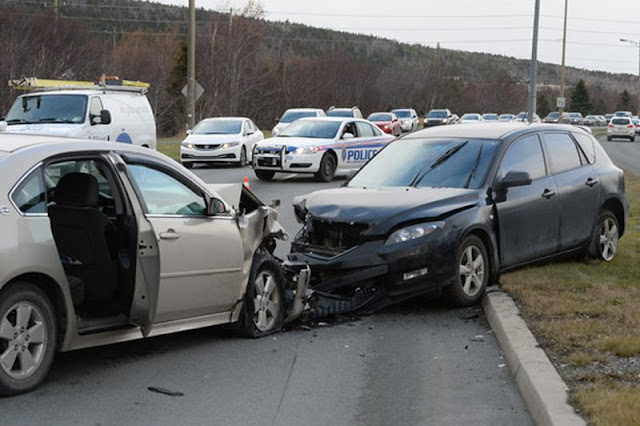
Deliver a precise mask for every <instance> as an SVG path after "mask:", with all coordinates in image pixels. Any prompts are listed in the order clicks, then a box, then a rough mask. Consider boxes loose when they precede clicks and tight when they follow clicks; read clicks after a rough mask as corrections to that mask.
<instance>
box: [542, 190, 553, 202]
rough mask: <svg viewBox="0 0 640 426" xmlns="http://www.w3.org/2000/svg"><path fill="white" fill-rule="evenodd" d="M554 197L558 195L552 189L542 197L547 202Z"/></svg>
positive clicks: (545, 191) (546, 191)
mask: <svg viewBox="0 0 640 426" xmlns="http://www.w3.org/2000/svg"><path fill="white" fill-rule="evenodd" d="M554 195H556V191H553V190H551V189H545V190H544V192H543V193H542V196H543V197H544V198H546V199H547V200H548V199H549V198H551V197H553V196H554Z"/></svg>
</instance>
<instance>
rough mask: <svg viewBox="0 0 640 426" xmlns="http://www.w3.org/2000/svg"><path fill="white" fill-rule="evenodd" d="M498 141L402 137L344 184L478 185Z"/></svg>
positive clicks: (485, 172)
mask: <svg viewBox="0 0 640 426" xmlns="http://www.w3.org/2000/svg"><path fill="white" fill-rule="evenodd" d="M499 146H500V141H498V140H489V139H405V140H401V141H400V142H399V143H398V142H392V143H390V144H389V145H387V147H386V148H384V149H383V150H381V151H380V152H379V153H378V154H377V155H376V156H375V157H373V158H372V159H371V161H369V163H367V164H366V165H365V166H364V167H363V168H362V169H361V170H360V172H359V173H358V174H357V175H355V176H354V177H353V179H351V181H349V184H348V185H347V186H349V187H357V188H382V187H395V186H400V187H407V186H415V187H418V188H422V187H436V188H445V187H446V188H473V189H477V188H480V187H481V186H482V184H483V182H484V180H485V178H486V174H487V172H488V170H489V167H491V163H492V162H493V158H494V156H495V154H496V151H497V149H498V147H499Z"/></svg>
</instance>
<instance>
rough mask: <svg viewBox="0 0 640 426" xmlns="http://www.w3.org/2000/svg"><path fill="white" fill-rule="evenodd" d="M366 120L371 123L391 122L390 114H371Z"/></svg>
mask: <svg viewBox="0 0 640 426" xmlns="http://www.w3.org/2000/svg"><path fill="white" fill-rule="evenodd" d="M367 120H371V121H391V120H393V116H392V115H391V114H371V115H370V116H369V118H368V119H367Z"/></svg>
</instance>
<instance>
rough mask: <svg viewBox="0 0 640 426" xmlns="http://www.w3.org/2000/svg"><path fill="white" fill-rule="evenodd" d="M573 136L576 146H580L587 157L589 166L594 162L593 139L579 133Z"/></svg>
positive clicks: (594, 149) (594, 148)
mask: <svg viewBox="0 0 640 426" xmlns="http://www.w3.org/2000/svg"><path fill="white" fill-rule="evenodd" d="M573 136H574V137H575V138H576V140H577V141H578V145H580V148H581V149H582V152H584V155H585V156H586V157H587V161H588V162H589V164H594V163H595V162H596V147H595V146H594V143H595V142H594V141H593V138H592V137H591V136H587V135H583V134H581V133H574V134H573Z"/></svg>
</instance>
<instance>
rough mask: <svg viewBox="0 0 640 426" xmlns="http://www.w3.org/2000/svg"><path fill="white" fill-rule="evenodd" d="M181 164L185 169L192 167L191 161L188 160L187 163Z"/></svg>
mask: <svg viewBox="0 0 640 426" xmlns="http://www.w3.org/2000/svg"><path fill="white" fill-rule="evenodd" d="M182 165H183V166H184V167H185V168H187V169H193V162H191V161H189V162H187V163H182Z"/></svg>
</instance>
